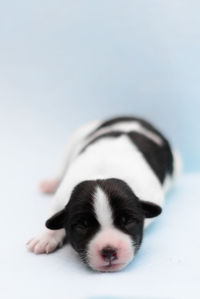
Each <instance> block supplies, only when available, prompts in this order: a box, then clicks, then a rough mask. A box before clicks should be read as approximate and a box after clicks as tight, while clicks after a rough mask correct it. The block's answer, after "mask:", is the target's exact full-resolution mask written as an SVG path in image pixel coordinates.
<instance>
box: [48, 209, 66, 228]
mask: <svg viewBox="0 0 200 299" xmlns="http://www.w3.org/2000/svg"><path fill="white" fill-rule="evenodd" d="M66 215H67V212H66V209H63V210H61V211H60V212H58V213H56V214H55V215H53V216H52V217H51V218H49V219H48V220H47V221H46V223H45V225H46V227H47V228H49V229H52V230H56V229H61V228H64V223H65V219H66Z"/></svg>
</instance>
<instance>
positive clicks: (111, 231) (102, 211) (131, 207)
mask: <svg viewBox="0 0 200 299" xmlns="http://www.w3.org/2000/svg"><path fill="white" fill-rule="evenodd" d="M160 213H161V208H160V207H159V206H157V205H155V204H152V203H150V202H144V201H141V200H139V199H138V198H137V197H136V195H135V194H134V193H133V191H132V190H131V189H130V188H129V186H128V185H127V184H126V183H125V182H123V181H121V180H118V179H107V180H96V181H84V182H82V183H80V184H79V185H77V186H76V187H75V189H74V190H73V192H72V195H71V198H70V200H69V203H68V204H67V206H66V207H65V209H63V210H62V211H60V212H58V213H57V214H55V215H54V216H52V217H51V218H50V219H49V220H47V222H46V226H47V227H48V228H49V229H60V228H65V230H66V233H67V236H68V240H69V242H70V243H71V245H72V246H73V248H74V249H75V250H76V251H77V252H78V253H79V255H80V257H81V259H82V260H83V261H84V262H85V263H86V264H87V265H88V266H90V267H91V268H93V269H94V270H97V271H118V270H120V269H122V268H124V267H125V266H126V265H127V264H128V263H130V261H131V260H132V259H133V258H134V256H135V254H136V252H137V251H138V249H139V247H140V245H141V242H142V236H143V226H144V219H145V218H146V217H147V218H152V217H155V216H157V215H159V214H160Z"/></svg>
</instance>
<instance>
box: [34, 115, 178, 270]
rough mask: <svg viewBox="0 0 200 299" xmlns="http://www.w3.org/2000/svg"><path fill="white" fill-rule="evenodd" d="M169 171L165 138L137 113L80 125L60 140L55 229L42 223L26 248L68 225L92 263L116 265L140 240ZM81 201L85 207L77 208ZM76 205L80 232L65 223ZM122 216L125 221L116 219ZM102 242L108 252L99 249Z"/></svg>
mask: <svg viewBox="0 0 200 299" xmlns="http://www.w3.org/2000/svg"><path fill="white" fill-rule="evenodd" d="M176 171H177V167H176V163H175V158H174V155H173V153H172V151H171V148H170V146H169V143H168V141H167V140H166V139H165V137H164V136H163V135H162V134H161V133H160V132H159V131H157V130H156V129H155V128H154V127H152V126H151V125H150V124H149V123H147V122H146V121H144V120H141V119H138V118H134V117H121V118H115V119H110V120H107V121H105V122H95V123H91V124H89V125H86V126H84V127H82V128H81V129H79V130H78V131H77V132H76V133H75V134H74V136H73V137H72V139H71V141H70V143H69V144H68V146H67V151H66V161H65V167H64V169H63V170H62V174H61V175H60V178H59V182H60V185H59V187H58V189H57V191H56V194H55V197H54V198H53V200H52V204H51V208H50V213H49V216H53V217H52V218H51V219H50V220H49V221H47V226H48V227H49V228H51V229H57V230H48V229H46V230H45V231H44V232H43V233H42V234H40V235H39V237H36V238H34V239H33V240H31V242H30V243H29V249H30V250H32V251H35V252H41V253H42V252H46V251H52V250H54V249H55V248H56V247H57V246H58V245H59V244H61V243H62V239H63V238H64V236H65V234H66V232H67V234H68V235H69V239H70V238H71V241H70V240H69V241H70V243H71V244H72V246H73V247H74V249H75V250H76V251H77V252H78V253H79V255H80V256H81V257H83V259H84V261H86V263H87V264H89V265H90V266H91V267H92V268H93V269H96V270H100V271H116V270H119V269H121V268H123V267H124V266H125V265H126V264H127V263H129V262H130V261H131V260H132V258H133V257H134V255H135V253H136V252H137V250H138V248H139V246H140V244H141V241H142V232H143V225H145V226H147V225H148V224H149V223H150V221H151V220H152V218H151V217H155V216H156V215H158V214H159V213H160V212H161V208H162V206H163V201H164V195H165V192H166V191H167V189H168V188H169V185H170V184H169V183H170V182H171V181H172V179H173V177H174V175H175V173H176ZM86 206H87V208H86ZM80 207H81V209H82V211H85V212H83V213H82V212H81V211H78V210H79V208H80ZM75 211H78V212H77V213H75V215H74V217H72V218H74V219H77V220H76V221H75V222H77V223H81V221H83V222H84V220H85V221H86V222H87V225H85V227H86V228H87V229H85V232H84V233H83V230H84V225H82V236H81V229H80V227H81V225H80V227H79V229H78V232H77V230H76V228H74V229H73V228H72V227H73V225H74V227H76V223H74V224H73V225H72V223H73V219H71V218H70V217H71V215H73V214H74V212H75ZM127 211H128V212H127ZM90 212H91V213H90ZM56 213H57V214H56ZM84 213H85V214H84ZM120 213H121V214H120ZM55 214H56V215H55ZM76 214H77V215H79V216H77V215H76ZM54 215H55V216H54ZM84 215H85V216H84ZM124 215H125V216H124ZM127 215H128V216H127ZM124 217H125V218H127V217H128V219H132V220H128V224H126V225H124V224H123V225H122V223H121V220H120V219H123V218H124ZM147 217H148V218H147ZM69 219H71V220H69ZM80 219H82V220H81V221H80ZM88 219H89V220H88ZM133 219H134V220H133ZM126 221H127V219H126ZM129 222H130V223H129ZM88 223H89V224H88ZM133 223H134V225H133ZM88 227H89V228H88ZM86 230H87V232H86ZM47 239H48V240H47ZM81 240H82V241H81ZM83 240H84V241H83ZM44 244H45V245H44ZM52 244H53V245H52ZM120 244H121V245H120ZM106 248H107V249H108V248H109V250H107V251H109V252H110V253H109V254H108V253H107V255H110V256H109V258H108V256H107V255H105V254H103V253H102V252H104V251H105V249H106ZM103 250H104V251H103ZM107 251H106V252H107Z"/></svg>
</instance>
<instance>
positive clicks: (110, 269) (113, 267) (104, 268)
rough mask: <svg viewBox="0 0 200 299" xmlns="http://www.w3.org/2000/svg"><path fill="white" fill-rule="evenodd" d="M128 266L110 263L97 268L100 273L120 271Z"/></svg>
mask: <svg viewBox="0 0 200 299" xmlns="http://www.w3.org/2000/svg"><path fill="white" fill-rule="evenodd" d="M125 266H126V264H125V263H112V262H111V261H109V262H108V263H107V264H106V265H103V266H98V267H95V268H96V270H97V271H100V272H114V271H119V270H121V269H122V268H124V267H125Z"/></svg>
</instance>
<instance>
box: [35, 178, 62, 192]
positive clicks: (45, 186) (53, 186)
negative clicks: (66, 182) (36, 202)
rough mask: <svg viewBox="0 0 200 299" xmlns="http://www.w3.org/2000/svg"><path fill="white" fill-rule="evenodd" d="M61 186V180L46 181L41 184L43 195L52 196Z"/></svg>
mask: <svg viewBox="0 0 200 299" xmlns="http://www.w3.org/2000/svg"><path fill="white" fill-rule="evenodd" d="M59 184H60V180H59V179H53V180H44V181H42V182H41V183H40V190H41V191H42V192H43V193H47V194H51V193H54V192H55V191H56V190H57V188H58V186H59Z"/></svg>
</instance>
